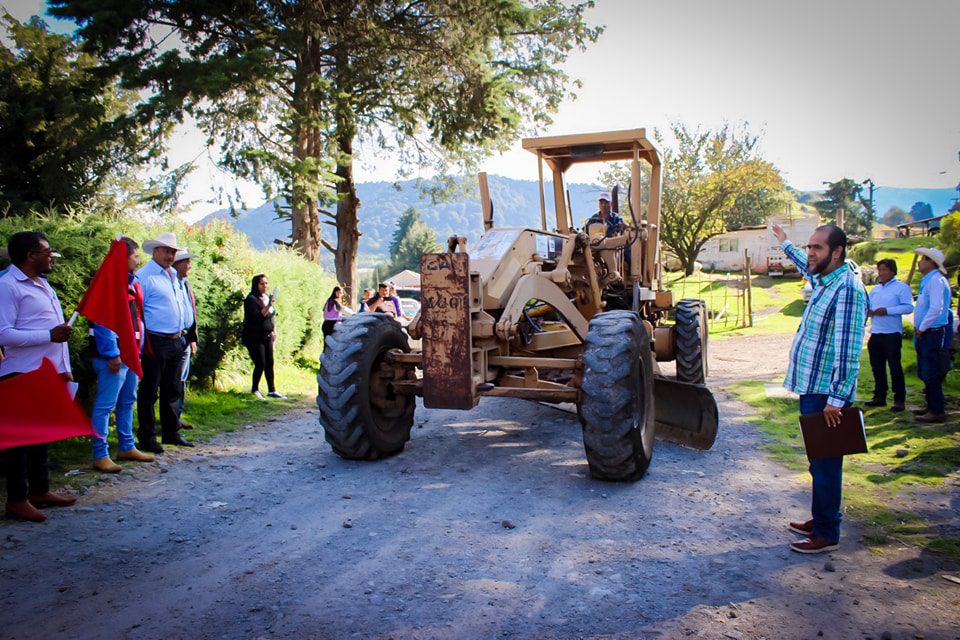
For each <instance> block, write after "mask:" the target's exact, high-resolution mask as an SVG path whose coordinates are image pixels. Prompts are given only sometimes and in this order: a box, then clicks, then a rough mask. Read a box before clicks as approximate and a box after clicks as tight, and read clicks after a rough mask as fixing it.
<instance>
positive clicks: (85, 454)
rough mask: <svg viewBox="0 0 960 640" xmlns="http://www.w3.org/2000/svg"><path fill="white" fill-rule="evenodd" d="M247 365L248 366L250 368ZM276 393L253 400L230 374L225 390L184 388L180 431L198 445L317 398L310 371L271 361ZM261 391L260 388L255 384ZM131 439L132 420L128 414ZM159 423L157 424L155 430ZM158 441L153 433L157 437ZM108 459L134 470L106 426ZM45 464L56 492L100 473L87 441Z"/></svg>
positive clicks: (72, 443) (71, 443) (74, 442)
mask: <svg viewBox="0 0 960 640" xmlns="http://www.w3.org/2000/svg"><path fill="white" fill-rule="evenodd" d="M251 367H252V365H251ZM275 374H276V386H277V390H278V391H280V392H282V393H283V394H285V395H286V396H287V399H286V400H275V399H273V398H270V399H268V400H267V401H263V400H257V399H256V398H254V396H253V394H251V393H250V378H249V374H247V375H243V376H241V375H239V374H237V375H234V376H226V377H225V378H221V379H220V380H221V383H222V384H223V386H225V388H222V389H220V390H192V389H189V388H188V389H187V401H186V404H185V406H184V411H183V420H184V422H187V423H188V424H191V425H193V426H194V429H193V430H192V431H183V432H182V433H183V435H185V436H186V437H187V439H188V440H191V441H193V442H197V443H201V442H207V441H209V440H210V439H211V438H213V437H215V436H217V435H219V434H221V433H229V432H231V431H236V430H238V429H241V428H243V426H244V425H247V424H256V423H258V422H262V421H264V420H266V419H268V418H272V417H276V416H280V415H283V414H284V413H287V412H288V411H290V410H291V409H294V408H297V407H302V406H305V405H307V404H312V403H313V402H314V401H315V398H316V395H317V378H316V371H315V370H310V369H305V368H301V367H298V366H295V365H293V364H284V363H277V365H276V367H275ZM260 385H261V387H260V388H261V391H262V390H264V389H266V384H265V383H264V382H261V383H260ZM133 428H134V435H136V429H137V421H136V412H134V425H133ZM159 428H160V425H159V423H158V424H157V429H158V430H159ZM158 437H159V433H158ZM109 443H110V455H111V457H113V458H114V461H115V462H117V464H119V465H121V466H123V467H128V468H136V465H137V463H135V462H123V461H119V460H116V452H117V438H116V431H115V429H114V427H113V425H112V424H111V427H110V437H109ZM48 451H49V458H50V462H51V463H52V464H54V465H55V468H54V469H52V470H51V471H50V485H51V487H52V488H53V489H54V490H56V489H58V488H63V487H65V486H70V487H82V486H90V485H93V484H96V483H98V482H99V481H100V479H101V477H102V474H100V473H98V472H96V471H93V470H92V469H91V466H90V463H91V461H92V445H91V443H90V438H72V439H70V440H62V441H60V442H54V443H52V444H50V445H49V449H48ZM77 469H79V470H81V471H82V473H80V474H72V475H69V476H66V475H64V474H65V473H68V472H71V471H73V470H77ZM0 498H2V499H3V500H4V501H5V500H6V487H3V486H0Z"/></svg>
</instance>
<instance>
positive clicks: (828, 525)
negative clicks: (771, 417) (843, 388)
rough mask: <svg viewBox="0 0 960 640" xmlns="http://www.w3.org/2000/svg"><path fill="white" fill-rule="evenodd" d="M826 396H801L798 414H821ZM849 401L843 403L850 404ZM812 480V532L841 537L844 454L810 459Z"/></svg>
mask: <svg viewBox="0 0 960 640" xmlns="http://www.w3.org/2000/svg"><path fill="white" fill-rule="evenodd" d="M827 398H828V396H826V395H824V394H819V393H811V394H806V395H802V396H800V413H822V412H823V409H824V407H826V406H827ZM849 406H850V403H849V402H848V403H847V404H846V405H845V408H846V407H849ZM810 477H811V478H812V479H813V500H812V503H811V507H810V513H811V515H813V535H815V536H820V537H822V538H826V539H827V540H830V541H831V542H837V541H839V540H840V520H841V519H842V516H841V515H840V497H841V492H842V490H843V456H838V457H836V458H820V459H818V460H811V461H810Z"/></svg>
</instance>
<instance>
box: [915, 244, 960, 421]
mask: <svg viewBox="0 0 960 640" xmlns="http://www.w3.org/2000/svg"><path fill="white" fill-rule="evenodd" d="M914 253H916V254H917V255H918V256H920V260H919V262H917V269H918V270H919V271H920V273H922V274H923V279H921V280H920V293H919V294H918V295H917V308H916V310H915V311H914V312H913V324H914V327H915V328H914V331H913V335H914V344H915V345H916V349H917V376H918V377H919V378H920V380H921V381H923V395H924V396H925V398H926V406H925V407H923V408H922V409H916V410H914V412H913V413H914V414H915V415H916V416H917V420H918V421H920V422H943V421H945V420H946V418H947V417H946V410H945V408H944V404H943V378H944V376H946V375H947V369H949V365H950V351H949V347H950V341H951V340H952V339H953V317H952V316H953V312H952V310H951V308H950V297H951V296H950V284H949V283H948V282H947V278H946V273H947V269H946V267H945V266H944V263H943V252H942V251H940V250H939V249H933V248H927V247H919V248H917V249H914Z"/></svg>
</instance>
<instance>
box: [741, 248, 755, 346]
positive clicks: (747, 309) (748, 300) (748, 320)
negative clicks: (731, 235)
mask: <svg viewBox="0 0 960 640" xmlns="http://www.w3.org/2000/svg"><path fill="white" fill-rule="evenodd" d="M743 266H744V272H743V275H744V277H745V278H746V285H747V286H746V288H745V289H744V307H743V326H744V327H752V326H753V291H752V290H751V284H750V272H751V270H752V265H751V262H750V252H749V251H748V250H747V249H744V250H743Z"/></svg>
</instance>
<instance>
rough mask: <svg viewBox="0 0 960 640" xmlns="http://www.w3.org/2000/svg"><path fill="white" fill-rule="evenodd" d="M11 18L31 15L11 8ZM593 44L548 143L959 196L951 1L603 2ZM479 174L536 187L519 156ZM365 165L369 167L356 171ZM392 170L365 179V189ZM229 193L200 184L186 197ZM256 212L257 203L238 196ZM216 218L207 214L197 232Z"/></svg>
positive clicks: (178, 147) (385, 166) (204, 175)
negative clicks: (663, 142)
mask: <svg viewBox="0 0 960 640" xmlns="http://www.w3.org/2000/svg"><path fill="white" fill-rule="evenodd" d="M2 4H3V6H4V7H5V8H7V9H8V10H9V11H10V12H11V13H12V14H13V15H14V16H16V17H17V18H21V19H23V18H25V17H27V16H29V15H31V14H33V13H37V12H38V11H42V9H41V6H42V4H41V3H40V2H37V1H36V0H13V1H7V2H3V3H2ZM588 20H589V21H590V22H591V23H593V24H603V25H606V31H605V32H604V34H603V35H602V36H601V38H600V40H599V41H598V43H597V44H596V45H595V46H593V47H591V48H590V50H589V51H587V52H584V53H579V52H578V53H575V54H573V55H572V56H571V58H570V60H569V62H568V65H567V70H568V72H569V73H570V75H571V76H573V77H576V78H579V79H580V80H581V81H582V82H583V87H582V88H581V89H580V90H579V92H578V93H579V97H578V99H577V100H576V101H573V102H570V103H568V104H565V105H564V106H563V107H562V108H561V110H560V112H559V113H558V114H556V116H555V123H554V124H553V125H552V126H551V127H550V129H549V130H548V131H545V132H544V133H545V134H565V133H583V132H587V131H603V130H612V129H627V128H635V127H647V128H648V129H653V128H654V127H658V128H662V129H666V128H667V127H668V126H669V123H670V122H671V121H675V120H678V121H681V122H684V123H687V124H688V125H691V126H696V125H697V124H702V125H703V126H705V127H711V128H712V127H717V126H720V125H722V124H723V123H724V122H725V121H728V122H731V123H739V122H743V121H746V122H748V123H749V124H750V127H751V128H752V129H753V130H754V131H756V132H762V133H763V136H762V151H763V153H764V155H765V157H766V158H767V159H769V160H770V161H772V162H773V163H774V164H776V165H777V166H778V167H779V168H780V169H781V170H782V172H783V174H784V176H785V178H786V180H787V181H788V183H790V184H791V185H793V186H795V187H797V188H800V189H820V188H822V181H824V180H837V179H839V178H841V177H850V178H854V179H856V180H864V179H866V178H872V179H873V180H874V182H876V183H877V184H878V185H886V186H899V187H950V186H954V185H956V184H957V182H958V180H960V161H958V152H960V47H958V46H957V40H956V34H957V33H958V29H960V1H958V0H914V2H902V1H893V0H805V1H803V2H796V1H792V2H785V1H782V0H723V1H717V0H671V1H669V2H664V1H663V0H597V7H596V9H594V10H593V11H591V12H589V13H588ZM515 146H516V150H515V151H512V152H510V153H507V154H505V155H503V156H497V157H494V158H491V159H490V160H489V161H488V162H487V163H486V166H485V169H486V170H487V171H489V172H491V173H497V174H501V175H506V176H510V177H515V178H536V164H535V162H534V161H533V156H532V155H531V154H529V153H526V152H522V151H520V150H519V146H520V141H519V140H518V141H517V142H516V145H515ZM174 147H175V148H174V154H173V155H174V158H175V159H179V160H186V159H191V158H193V157H195V156H196V155H197V154H199V153H202V150H203V149H202V139H201V137H200V136H199V135H197V134H196V133H195V132H190V131H185V132H181V133H180V134H179V135H178V136H177V137H176V138H175V140H174ZM363 165H366V163H363ZM394 170H395V167H394V166H393V165H392V164H390V163H389V162H380V163H378V164H377V166H376V167H369V166H361V167H359V168H358V171H357V178H358V179H359V180H360V181H370V180H389V179H392V178H393V177H394ZM210 184H220V185H225V186H227V187H228V188H229V187H230V186H231V184H232V180H231V179H230V178H229V177H227V176H224V175H223V174H222V173H220V172H218V171H217V170H215V169H212V168H209V167H205V168H201V169H200V170H198V171H197V172H196V173H195V175H194V177H193V180H192V183H191V185H190V189H189V195H190V197H191V198H196V199H200V200H209V199H211V197H212V196H211V193H210V189H209V185H210ZM242 191H243V192H244V193H245V194H246V195H247V197H248V198H249V201H248V204H251V205H254V204H259V203H260V202H261V201H262V197H260V195H259V190H257V189H255V188H254V189H251V188H249V187H248V188H243V189H242ZM220 206H222V205H221V204H220V203H216V202H212V203H210V202H208V203H200V204H198V205H197V206H196V207H195V208H194V211H193V215H191V216H189V217H190V218H193V217H196V216H198V215H200V214H205V213H208V212H209V211H211V210H213V209H216V208H219V207H220Z"/></svg>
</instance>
